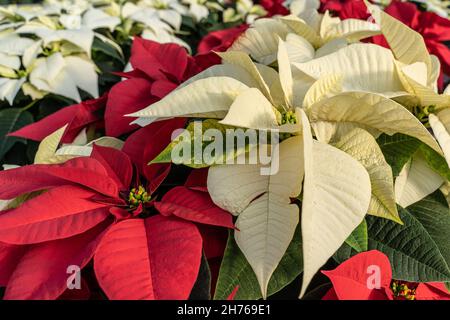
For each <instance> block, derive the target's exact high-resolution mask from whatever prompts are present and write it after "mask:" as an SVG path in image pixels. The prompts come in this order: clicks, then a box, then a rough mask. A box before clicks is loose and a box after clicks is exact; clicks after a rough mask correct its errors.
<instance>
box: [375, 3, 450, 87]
mask: <svg viewBox="0 0 450 320" xmlns="http://www.w3.org/2000/svg"><path fill="white" fill-rule="evenodd" d="M385 11H386V12H387V13H388V14H390V15H391V16H393V17H395V18H396V19H398V20H400V21H401V22H403V23H404V24H406V25H407V26H408V27H410V28H411V29H414V30H415V31H417V32H418V33H420V34H421V35H422V36H423V38H424V40H425V44H426V46H427V48H428V51H429V52H430V53H431V54H434V55H436V56H437V57H438V58H439V61H440V62H441V70H442V72H443V73H445V74H447V75H449V74H450V49H449V48H448V47H447V46H446V45H445V43H444V42H445V41H450V21H449V20H448V19H446V18H443V17H441V16H439V15H437V14H435V13H433V12H428V11H426V12H423V11H420V10H419V9H418V8H417V6H416V5H414V4H412V3H408V2H399V1H393V2H392V3H391V4H390V5H389V6H388V7H387V8H386V10H385ZM373 41H374V43H376V44H379V45H382V46H385V47H389V45H388V44H387V42H386V40H385V39H384V37H382V36H377V37H374V40H373ZM442 80H443V77H442V75H441V78H440V81H439V87H440V88H441V89H442V86H443V83H442Z"/></svg>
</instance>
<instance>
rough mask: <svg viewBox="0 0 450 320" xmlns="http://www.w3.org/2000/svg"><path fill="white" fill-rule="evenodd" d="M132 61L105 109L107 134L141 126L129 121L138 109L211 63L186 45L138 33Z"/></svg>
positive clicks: (116, 133) (114, 88) (133, 47)
mask: <svg viewBox="0 0 450 320" xmlns="http://www.w3.org/2000/svg"><path fill="white" fill-rule="evenodd" d="M130 63H131V65H132V67H133V71H131V72H127V73H122V74H121V75H122V76H124V77H125V78H127V79H126V80H124V81H122V82H120V83H118V84H116V85H115V86H113V87H112V88H111V90H110V92H109V97H108V102H107V105H106V111H105V127H106V134H107V135H109V136H119V135H121V134H124V133H128V132H131V131H132V130H134V129H136V128H138V126H137V125H130V122H132V121H133V118H129V117H125V115H126V114H129V113H133V112H136V111H138V110H140V109H142V108H145V107H147V106H148V105H150V104H152V103H155V102H157V101H159V100H160V99H161V98H163V97H165V96H166V95H167V94H168V93H170V92H171V91H172V90H174V89H175V88H176V87H178V85H180V84H181V83H182V82H184V81H186V80H187V79H189V78H190V77H192V76H194V75H196V74H197V73H199V72H200V71H202V70H203V69H204V68H206V67H209V66H210V65H208V64H206V65H204V64H199V63H198V62H197V59H196V57H192V56H190V55H188V53H187V51H186V49H185V48H183V47H181V46H179V45H177V44H173V43H169V44H161V43H157V42H154V41H150V40H144V39H142V38H139V37H135V39H134V41H133V46H132V48H131V57H130Z"/></svg>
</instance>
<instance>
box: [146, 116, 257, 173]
mask: <svg viewBox="0 0 450 320" xmlns="http://www.w3.org/2000/svg"><path fill="white" fill-rule="evenodd" d="M231 128H232V127H229V126H226V125H223V124H220V123H219V122H218V120H213V119H208V120H205V121H192V122H191V123H189V125H188V126H187V128H186V131H184V133H183V134H180V135H179V136H177V137H176V138H175V139H174V140H173V141H172V142H171V143H170V144H169V145H168V146H167V147H166V148H165V149H164V150H163V151H162V152H161V153H160V154H159V155H158V156H157V157H156V158H155V159H153V160H152V161H151V162H150V163H149V164H153V163H170V162H172V160H173V157H172V152H174V153H175V154H176V155H177V156H178V155H179V157H180V158H181V159H180V160H181V161H180V162H181V163H177V164H183V165H185V166H188V167H191V168H205V167H209V166H211V165H213V164H225V163H226V159H235V158H237V157H238V156H239V155H242V154H245V153H246V152H248V150H250V148H251V147H252V146H254V145H256V140H255V142H254V143H255V144H253V143H251V144H250V143H249V139H247V138H246V139H245V143H244V147H242V148H241V147H240V146H239V145H238V143H236V140H235V143H234V149H232V150H228V148H225V150H224V146H226V145H227V143H228V141H229V140H228V139H229V138H228V137H231V136H228V135H227V129H231ZM209 130H216V132H217V133H218V134H219V135H220V137H221V139H223V141H217V140H216V139H209V138H206V137H205V132H206V131H208V132H212V131H209ZM237 130H239V129H234V130H230V131H229V133H230V134H232V133H234V132H237ZM185 134H186V136H185ZM256 138H257V137H256ZM230 139H231V138H230ZM216 142H217V144H216ZM196 145H198V146H200V147H199V148H196ZM214 145H216V146H217V148H218V149H219V151H218V152H217V153H216V152H209V151H208V152H206V151H207V150H212V148H214ZM184 152H186V153H188V154H187V155H185V154H184Z"/></svg>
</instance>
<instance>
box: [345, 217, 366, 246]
mask: <svg viewBox="0 0 450 320" xmlns="http://www.w3.org/2000/svg"><path fill="white" fill-rule="evenodd" d="M345 242H346V243H347V244H348V245H349V246H350V247H352V248H353V249H355V250H356V251H357V252H363V251H367V247H368V238H367V222H366V220H363V222H361V224H360V225H359V226H358V227H357V228H356V229H355V230H354V231H353V232H352V234H351V235H350V236H349V237H348V238H347V240H345Z"/></svg>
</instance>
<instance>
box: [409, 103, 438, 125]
mask: <svg viewBox="0 0 450 320" xmlns="http://www.w3.org/2000/svg"><path fill="white" fill-rule="evenodd" d="M435 109H436V106H434V105H431V106H424V107H422V106H418V107H416V108H415V110H414V111H415V112H414V113H415V115H416V117H417V119H419V120H420V122H422V123H423V124H424V125H425V126H426V127H429V123H428V116H429V115H430V113H433V112H434V111H435Z"/></svg>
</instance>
